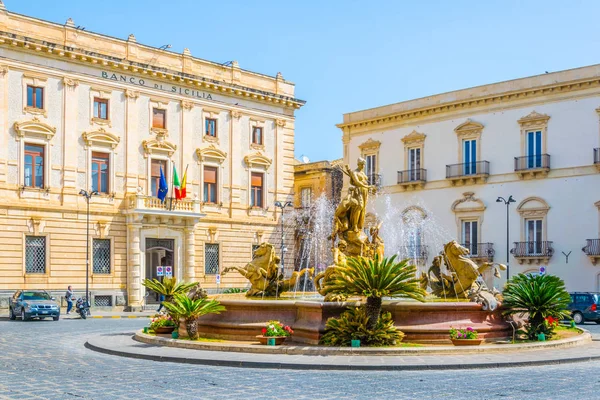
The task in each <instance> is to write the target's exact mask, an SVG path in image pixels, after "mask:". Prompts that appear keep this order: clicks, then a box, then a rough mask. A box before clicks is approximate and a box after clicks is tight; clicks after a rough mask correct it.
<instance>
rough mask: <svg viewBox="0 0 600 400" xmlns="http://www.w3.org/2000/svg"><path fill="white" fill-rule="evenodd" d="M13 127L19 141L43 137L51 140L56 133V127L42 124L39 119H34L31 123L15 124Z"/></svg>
mask: <svg viewBox="0 0 600 400" xmlns="http://www.w3.org/2000/svg"><path fill="white" fill-rule="evenodd" d="M13 127H14V129H15V132H16V133H17V140H19V139H20V138H22V137H25V136H41V137H43V138H44V139H46V140H50V139H52V138H53V137H54V134H55V133H56V128H55V127H53V126H50V125H48V124H46V123H44V122H41V121H40V120H39V119H38V118H33V119H32V120H29V121H23V122H15V123H14V125H13Z"/></svg>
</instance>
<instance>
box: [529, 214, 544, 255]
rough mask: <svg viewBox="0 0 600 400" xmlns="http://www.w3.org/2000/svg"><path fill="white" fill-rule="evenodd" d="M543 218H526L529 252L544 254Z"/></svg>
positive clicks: (531, 253)
mask: <svg viewBox="0 0 600 400" xmlns="http://www.w3.org/2000/svg"><path fill="white" fill-rule="evenodd" d="M542 232H543V231H542V220H541V219H527V220H525V239H526V241H527V254H530V255H536V254H542V249H543V246H542V245H543V243H542Z"/></svg>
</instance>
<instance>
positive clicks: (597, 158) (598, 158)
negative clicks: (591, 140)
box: [594, 147, 600, 164]
mask: <svg viewBox="0 0 600 400" xmlns="http://www.w3.org/2000/svg"><path fill="white" fill-rule="evenodd" d="M594 164H600V147H597V148H595V149H594Z"/></svg>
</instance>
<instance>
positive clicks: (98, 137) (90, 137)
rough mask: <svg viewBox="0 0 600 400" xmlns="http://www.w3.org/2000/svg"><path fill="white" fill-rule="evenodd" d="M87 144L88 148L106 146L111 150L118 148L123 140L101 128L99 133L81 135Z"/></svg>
mask: <svg viewBox="0 0 600 400" xmlns="http://www.w3.org/2000/svg"><path fill="white" fill-rule="evenodd" d="M81 136H82V137H83V140H84V142H85V145H86V148H87V147H91V146H94V145H98V144H100V145H105V146H110V147H111V148H113V149H114V148H115V147H117V145H118V144H119V142H120V141H121V138H120V137H119V136H117V135H116V134H114V133H111V132H107V131H106V130H105V129H104V128H100V129H98V130H97V131H92V132H83V134H82V135H81Z"/></svg>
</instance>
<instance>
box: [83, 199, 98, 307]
mask: <svg viewBox="0 0 600 400" xmlns="http://www.w3.org/2000/svg"><path fill="white" fill-rule="evenodd" d="M79 194H80V195H82V196H83V197H85V201H86V203H87V220H86V221H87V222H86V235H85V240H86V246H85V302H86V303H87V304H86V305H87V306H88V312H89V307H90V287H89V274H90V199H91V198H92V196H97V195H98V191H97V190H94V191H92V192H88V191H87V190H83V189H81V190H80V191H79Z"/></svg>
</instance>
